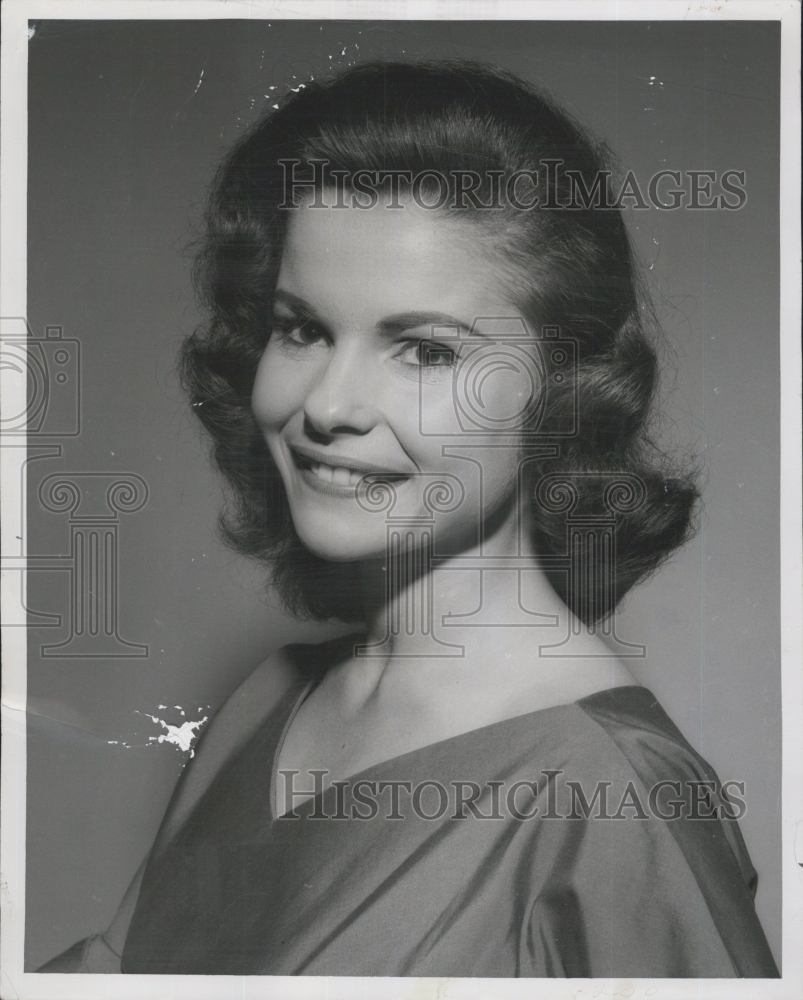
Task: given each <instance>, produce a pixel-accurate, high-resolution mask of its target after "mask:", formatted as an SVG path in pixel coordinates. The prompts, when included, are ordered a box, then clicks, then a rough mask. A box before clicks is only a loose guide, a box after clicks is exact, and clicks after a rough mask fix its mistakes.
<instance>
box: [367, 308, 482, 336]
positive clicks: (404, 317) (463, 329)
mask: <svg viewBox="0 0 803 1000" xmlns="http://www.w3.org/2000/svg"><path fill="white" fill-rule="evenodd" d="M421 326H428V327H436V326H438V327H448V328H449V329H450V330H452V331H454V333H455V334H457V333H477V331H475V330H472V328H471V326H469V324H468V323H465V322H464V321H463V320H460V319H457V318H456V317H455V316H450V315H449V314H448V313H439V312H403V313H396V314H395V315H393V316H387V317H386V318H385V319H383V320H380V322H379V323H377V329H378V330H379V331H380V333H383V334H386V335H388V336H392V335H394V334H398V333H403V332H404V331H405V330H413V329H416V328H418V327H421ZM478 335H479V336H482V334H478Z"/></svg>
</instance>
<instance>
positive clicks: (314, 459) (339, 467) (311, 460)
mask: <svg viewBox="0 0 803 1000" xmlns="http://www.w3.org/2000/svg"><path fill="white" fill-rule="evenodd" d="M290 453H291V455H292V458H293V463H294V465H295V466H296V468H298V469H300V470H301V471H302V473H304V479H305V480H306V481H307V482H309V483H310V485H314V486H316V487H317V486H319V487H321V488H323V491H324V492H325V493H327V494H330V495H344V494H345V493H348V494H351V495H353V494H354V492H355V491H356V489H357V486H358V485H359V484H360V482H361V481H363V480H367V481H368V482H376V481H377V480H382V481H385V482H403V481H404V480H406V479H409V478H410V477H409V475H407V474H405V473H403V472H395V471H391V470H386V469H379V468H370V467H368V466H361V465H360V464H359V463H358V462H357V461H355V460H354V459H348V458H343V457H341V456H332V457H331V458H329V456H327V458H328V461H323V460H322V459H321V457H320V456H319V455H318V453H317V452H314V451H312V450H311V449H306V448H304V449H301V448H294V447H292V446H290ZM338 487H339V489H338Z"/></svg>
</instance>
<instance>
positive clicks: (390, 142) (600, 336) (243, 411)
mask: <svg viewBox="0 0 803 1000" xmlns="http://www.w3.org/2000/svg"><path fill="white" fill-rule="evenodd" d="M282 160H295V161H299V163H300V167H299V168H298V171H303V170H304V169H308V170H309V171H310V174H309V176H313V174H312V173H311V171H312V170H313V166H312V165H311V164H312V161H315V160H319V161H320V160H325V161H328V167H327V169H328V170H339V171H346V172H347V173H348V174H349V175H352V174H354V173H355V172H357V171H360V170H377V171H379V170H410V171H412V172H413V173H414V174H418V173H420V172H423V171H437V172H438V173H439V174H440V175H441V176H443V177H446V178H447V179H448V178H452V179H453V178H454V177H455V176H457V173H456V172H459V171H466V170H473V171H475V172H476V173H477V174H479V175H480V176H481V177H483V178H492V177H494V176H500V177H503V178H509V177H510V176H512V174H513V173H515V172H516V171H534V172H539V171H540V173H537V176H539V177H543V174H544V168H543V164H544V163H545V162H546V161H561V162H562V164H563V168H562V170H560V171H558V170H553V171H552V172H551V174H550V175H549V179H548V182H547V183H548V185H551V187H550V189H549V190H546V191H543V192H542V194H543V195H544V196H543V197H542V199H541V205H539V206H536V207H534V208H532V209H529V210H527V211H517V210H515V209H513V208H511V207H510V206H509V205H508V206H507V207H506V208H504V210H503V211H480V210H478V209H476V208H472V207H471V205H470V204H469V205H467V206H465V207H462V208H448V207H444V208H443V209H439V210H438V211H441V212H443V213H444V214H446V213H450V212H451V213H456V214H458V215H460V216H462V217H463V218H465V220H466V221H467V222H468V223H470V224H472V225H474V226H476V227H479V229H481V230H482V233H483V235H485V236H486V237H487V242H488V246H489V247H490V248H491V249H492V250H493V251H494V252H496V253H498V254H499V255H500V259H501V260H503V261H504V268H503V270H502V272H501V273H502V277H503V280H504V281H505V282H506V283H507V284H508V285H509V288H510V290H511V291H512V293H513V295H514V296H515V301H516V302H517V304H518V305H519V306H520V308H521V310H522V315H523V316H524V317H525V318H526V319H528V320H529V321H530V322H531V323H532V324H533V325H534V327H535V328H536V329H540V328H542V327H543V326H544V325H555V326H558V327H560V329H561V334H562V336H564V337H568V338H572V339H573V340H574V341H575V342H576V343H577V345H578V347H577V351H578V359H577V365H576V369H575V374H574V375H572V376H570V377H568V378H566V377H564V378H563V381H562V383H560V385H558V384H552V383H550V391H549V396H548V399H547V412H546V413H544V414H543V419H542V421H541V427H540V430H541V441H551V442H552V444H553V445H554V448H553V452H554V454H553V457H551V458H548V459H540V460H539V459H536V460H533V461H530V462H528V463H527V484H528V485H527V496H528V499H529V507H530V511H529V515H530V525H531V530H532V532H533V538H534V542H535V546H536V551H537V552H538V553H539V554H540V555H541V556H542V558H543V561H544V566H545V569H546V572H547V575H548V577H549V579H550V580H551V582H552V585H553V586H554V588H555V589H556V591H557V592H558V594H559V595H560V597H561V598H562V599H563V600H564V601H565V602H566V604H567V605H568V606H569V607H570V608H571V609H572V610H573V611H574V612H575V614H577V615H578V617H579V618H580V619H581V620H583V621H584V622H586V623H587V624H590V623H593V622H596V621H599V620H601V619H604V618H605V617H606V616H608V615H609V614H610V613H611V612H612V611H613V610H614V608H615V607H616V605H617V604H618V603H619V602H620V601H621V599H622V598H623V597H624V595H625V594H626V593H627V592H628V590H629V589H630V588H631V587H633V585H634V584H636V583H637V582H638V581H640V580H642V579H643V578H645V577H646V576H647V575H649V574H650V573H651V572H652V571H654V570H655V568H656V567H657V566H658V565H659V564H660V563H661V562H662V561H663V560H664V559H665V558H666V557H667V556H668V555H669V554H670V553H671V552H672V551H673V550H674V549H676V548H677V547H678V546H680V545H681V544H682V543H683V542H684V541H686V539H687V538H688V537H689V535H690V533H691V531H692V526H693V521H694V515H695V510H696V505H697V501H698V499H699V493H698V490H697V489H696V486H695V482H694V478H695V477H694V473H693V472H691V473H681V474H678V473H677V472H675V473H674V474H671V473H670V470H669V462H668V457H667V456H666V455H664V454H663V453H662V452H661V451H660V449H659V448H657V447H656V446H655V444H654V443H653V442H652V440H651V437H650V434H649V428H650V415H651V411H652V408H653V402H654V398H655V394H656V376H657V361H656V352H655V349H654V347H653V346H652V344H651V342H650V337H649V336H648V330H652V329H653V327H654V321H653V320H652V311H651V308H650V306H649V302H648V299H647V296H646V295H645V294H644V293H643V292H641V291H640V287H641V283H640V280H639V278H638V273H637V268H636V264H635V261H634V256H633V252H632V249H631V245H630V240H629V237H628V234H627V230H626V227H625V223H624V219H623V217H622V212H621V209H620V208H608V207H605V206H599V205H596V204H595V203H593V202H589V204H588V206H585V205H584V204H582V203H580V204H576V205H574V207H572V208H571V209H561V210H554V208H553V209H550V208H549V207H547V206H549V205H555V204H561V205H565V204H567V203H570V202H572V200H573V190H572V189H571V188H570V185H571V184H572V183H573V181H572V179H571V171H575V172H578V173H579V176H581V177H582V178H583V179H584V181H585V182H586V187H587V189H590V187H591V183H590V182H593V179H594V178H596V177H598V176H600V175H602V174H603V171H610V170H612V169H613V168H612V166H611V157H610V154H609V152H608V151H607V149H606V148H605V147H604V146H603V145H602V144H601V143H599V142H597V141H595V140H594V139H593V138H592V137H591V136H590V135H589V134H588V133H587V131H586V130H585V129H584V128H583V127H582V126H580V125H579V124H578V123H577V122H575V121H574V120H573V119H572V118H571V117H570V116H569V115H568V114H567V113H566V112H565V111H564V110H562V109H560V108H558V107H556V106H555V104H554V103H553V102H552V101H551V100H550V99H548V98H546V97H545V96H544V95H542V94H540V93H539V92H538V91H537V90H536V89H535V88H533V87H532V86H530V85H529V84H528V83H526V82H524V81H522V80H520V79H518V78H517V77H515V76H513V75H511V74H509V73H507V72H503V71H500V70H496V69H494V68H492V67H489V66H485V65H482V64H477V63H466V62H445V63H444V62H439V63H416V64H406V63H381V62H377V63H369V64H364V65H361V66H357V67H354V68H352V69H349V70H347V71H345V72H344V73H342V74H341V75H339V76H337V77H335V78H333V79H331V80H329V81H326V82H320V81H315V82H310V83H308V84H307V85H306V86H305V87H304V88H302V89H300V90H299V92H298V93H295V94H293V95H291V96H290V97H289V99H287V100H286V101H285V102H284V104H283V105H282V106H281V107H280V108H279V109H278V110H275V111H271V112H270V113H268V114H267V115H265V116H264V117H263V118H262V119H261V120H260V121H258V122H257V123H256V124H255V125H254V126H253V127H252V128H251V129H250V131H249V132H248V133H247V134H245V135H244V136H243V137H242V139H240V141H238V142H237V144H236V145H235V146H234V148H233V149H232V150H231V151H230V152H229V154H228V156H227V157H226V158H225V160H224V161H223V162H222V163H221V165H220V167H219V169H218V171H217V174H216V177H215V179H214V182H213V185H212V188H211V192H210V195H209V199H208V204H207V209H206V215H205V229H204V234H203V237H202V238H201V240H200V241H199V244H198V247H197V256H196V266H195V271H194V278H195V286H196V291H197V293H198V295H199V297H200V300H201V302H202V304H203V305H204V306H205V307H206V309H207V311H208V321H207V322H206V323H205V324H204V325H203V326H202V327H201V328H199V329H198V330H196V332H195V333H194V334H193V335H192V336H191V337H190V338H189V339H188V340H187V341H186V343H185V345H184V350H183V354H182V359H181V372H182V376H183V384H184V386H185V388H186V391H187V392H188V394H189V397H190V399H191V401H192V405H193V407H194V409H195V412H196V413H197V414H198V416H199V417H200V419H201V421H202V422H203V424H204V426H205V427H206V429H207V430H208V431H209V433H210V435H211V437H212V441H213V455H214V460H215V462H216V464H217V466H218V468H219V469H220V470H221V472H222V473H223V475H224V477H225V479H226V480H227V482H228V485H229V487H230V490H229V500H228V503H227V506H226V509H225V510H224V512H223V513H222V514H221V522H220V524H221V530H222V534H223V537H224V538H225V540H226V541H227V542H228V543H229V544H231V545H232V546H234V547H235V548H236V549H237V550H239V551H241V552H243V553H247V554H249V555H252V556H256V557H258V558H260V559H263V560H265V561H266V562H267V563H269V564H270V566H271V570H272V573H271V575H272V580H273V582H274V584H275V586H276V588H277V590H278V592H279V594H280V596H281V598H282V600H283V603H284V605H285V606H286V608H287V609H288V610H290V611H291V612H292V613H294V614H295V615H297V616H299V617H307V618H313V619H319V620H326V619H330V618H339V619H342V620H344V621H360V620H363V618H364V609H363V608H362V606H361V604H360V598H359V596H358V588H357V586H356V582H357V577H358V573H357V572H356V571H355V567H354V566H353V565H349V564H342V563H332V562H328V561H326V560H323V559H320V558H319V557H317V556H315V555H314V554H312V553H311V552H309V551H308V550H307V549H306V548H305V547H304V546H303V544H302V543H301V541H300V540H299V538H298V536H297V534H296V532H295V530H294V528H293V523H292V520H291V518H290V512H289V508H288V504H287V499H286V495H285V491H284V487H283V484H282V481H281V479H280V476H279V473H278V470H277V469H276V467H275V465H274V463H273V461H272V459H271V456H270V454H269V451H268V449H267V446H266V444H265V442H264V440H263V438H262V435H261V433H260V431H259V429H258V427H257V425H256V422H255V420H254V417H253V415H252V412H251V391H252V387H253V383H254V377H255V372H256V368H257V364H258V362H259V360H260V357H261V355H262V353H263V351H264V349H265V345H266V343H267V340H268V338H269V336H270V332H271V331H270V325H269V316H270V303H271V297H272V295H273V291H274V288H275V283H276V280H277V277H278V271H279V265H280V262H281V255H282V246H283V241H284V236H285V232H286V227H287V224H288V219H289V217H290V216H291V214H292V211H291V210H288V209H286V208H285V209H282V208H280V205H281V204H282V203H283V201H284V198H285V193H284V189H283V185H284V175H285V168H282V167H281V165H280V161H282ZM298 171H297V173H298ZM494 171H497V172H498V173H497V174H496V175H494V174H493V172H494ZM301 176H303V174H302V175H301ZM341 176H343V175H341ZM532 176H533V177H535V176H536V174H533V175H532ZM576 176H577V175H576ZM449 183H452V184H453V180H451V181H449ZM485 183H486V182H485V181H483V184H485ZM488 183H491V181H488ZM575 190H576V189H575ZM476 194H477V196H478V197H479V198H480V199H481V200H482V201H483V202H485V203H487V200H488V199H487V197H485V196H484V195H483V190H482V189H478V190H477V192H476ZM484 194H485V195H486V196H487V194H488V191H485V192H484ZM452 200H453V199H451V198H450V199H449V202H450V204H451V202H452ZM548 374H549V373H548ZM570 411H572V412H576V413H578V414H579V427H578V429H577V432H576V433H575V434H574V435H573V436H571V437H568V438H559V437H554V438H550V436H549V433H550V427H552V428H556V427H558V426H560V425H561V421H564V422H565V420H566V419H567V417H568V414H569V412H570ZM539 443H541V442H539ZM617 477H618V481H619V482H620V483H624V484H625V485H624V486H620V487H618V489H619V496H620V499H621V495H622V490H624V493H625V494H627V496H626V497H625V502H620V503H618V504H616V503H615V502H614V504H613V506H612V504H611V497H612V496H613V497H614V498H615V495H616V490H617V487H616V480H617ZM612 484H613V489H614V492H613V493H612V492H611V486H612ZM567 497H568V498H569V499H568V501H567V500H566V498H567ZM612 512H613V513H612ZM612 516H613V517H615V523H616V529H615V533H614V534H615V547H614V548H610V547H609V548H608V549H607V550H604V549H600V548H599V546H597V548H596V549H595V552H596V557H593V558H592V555H593V554H592V553H589V552H587V553H586V556H587V558H586V559H585V560H584V561H583V563H582V566H583V569H582V571H581V572H564V571H562V570H561V569H560V567H559V566H557V563H556V559H555V557H560V558H563V557H564V556H565V554H566V553H567V551H568V549H567V546H568V544H569V543H568V540H567V539H568V533H569V532H570V531H571V529H572V526H573V525H576V523H577V519H578V517H580V519H583V518H586V519H587V518H589V517H590V518H592V520H593V518H594V517H603V519H604V518H605V517H607V518H608V519H609V520H610V518H611V517H612ZM593 536H594V532H591V533H586V535H585V536H584V538H585V541H583V542H581V547H582V545H585V546H586V547H587V546H589V545H590V546H593V545H594V544H595V543H594V539H593ZM589 537H590V538H591V540H590V541H589ZM600 553H601V554H600ZM558 562H559V559H558ZM556 566H557V568H556ZM550 567H551V568H550Z"/></svg>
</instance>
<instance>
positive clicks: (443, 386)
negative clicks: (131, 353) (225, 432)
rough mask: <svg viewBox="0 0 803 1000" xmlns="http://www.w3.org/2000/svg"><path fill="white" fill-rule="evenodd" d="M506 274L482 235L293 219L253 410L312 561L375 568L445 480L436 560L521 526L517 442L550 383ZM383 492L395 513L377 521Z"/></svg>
mask: <svg viewBox="0 0 803 1000" xmlns="http://www.w3.org/2000/svg"><path fill="white" fill-rule="evenodd" d="M499 265H500V261H499V258H498V257H494V256H493V255H492V254H491V253H490V252H489V251H488V250H487V249H486V248H485V247H484V246H483V244H482V242H481V240H480V239H479V238H478V235H477V233H476V231H475V230H474V228H473V227H471V226H469V225H468V224H466V223H461V222H458V221H453V220H449V219H444V218H443V217H438V216H437V215H436V214H435V213H433V212H430V211H426V210H425V209H421V208H419V207H417V206H415V205H413V204H407V205H405V207H404V208H403V209H397V210H392V209H389V208H386V207H382V206H381V205H380V206H377V207H376V208H375V209H372V210H367V211H366V210H360V209H358V208H344V209H325V210H324V209H313V208H309V207H306V206H305V207H303V208H299V209H298V210H297V211H296V212H294V214H293V217H292V220H291V222H290V226H289V232H288V236H287V240H286V244H285V249H284V254H283V257H282V263H281V268H280V274H279V278H278V283H277V289H276V295H275V302H274V307H273V309H274V312H273V318H272V328H273V332H272V334H271V337H270V340H269V342H268V346H267V348H266V350H265V353H264V355H263V357H262V360H261V362H260V364H259V368H258V371H257V376H256V382H255V385H254V391H253V398H252V405H253V411H254V414H255V416H256V419H257V422H258V423H259V426H260V427H261V428H262V431H263V433H264V435H265V440H266V441H267V444H268V447H269V448H270V451H271V454H272V456H273V458H274V460H275V462H276V465H277V466H278V468H279V471H280V473H281V476H282V479H283V480H284V485H285V487H286V490H287V496H288V499H289V503H290V509H291V512H292V517H293V522H294V524H295V527H296V530H297V532H298V534H299V536H300V538H301V540H302V541H303V542H304V544H305V545H306V546H307V547H308V548H309V549H310V550H312V551H313V552H314V553H316V554H317V555H319V556H321V557H323V558H325V559H330V560H335V561H347V560H356V559H369V558H377V557H380V556H381V555H383V553H384V551H385V540H386V523H387V518H388V517H392V518H394V519H396V518H403V519H406V518H420V517H426V516H431V510H432V503H431V501H430V500H428V498H431V497H432V495H433V494H432V493H431V490H429V489H428V487H432V485H433V483H435V482H437V481H438V479H439V477H440V481H445V482H446V483H447V489H451V490H453V491H454V497H453V500H452V501H451V503H447V504H446V506H447V507H451V508H453V509H451V510H449V511H448V512H447V513H443V512H439V513H436V515H435V517H436V520H435V523H436V532H437V535H436V544H437V546H438V548H440V547H441V546H444V548H445V549H451V550H454V549H455V548H457V549H460V548H461V547H464V548H465V547H470V546H471V545H473V544H475V543H476V540H477V531H478V527H479V524H480V522H484V523H485V524H486V525H490V524H493V525H494V527H495V530H498V528H499V525H500V524H502V525H505V524H506V523H509V524H511V525H512V524H514V523H515V513H516V503H515V499H516V484H517V470H518V465H519V457H520V452H519V450H518V449H517V447H516V442H515V436H516V431H517V428H518V427H520V425H521V422H522V419H523V417H522V415H523V414H526V412H527V409H528V406H531V404H532V401H533V398H534V397H536V396H537V395H538V393H539V391H540V388H541V384H540V375H539V368H538V364H537V359H538V355H537V349H536V346H535V344H534V342H533V340H532V338H531V337H530V335H529V333H528V330H527V328H526V326H524V325H523V323H522V321H521V320H520V319H519V313H520V310H518V309H517V307H515V306H514V305H513V304H512V303H511V302H510V301H509V296H508V294H507V293H506V292H505V291H504V288H503V284H502V282H501V281H500V280H499V277H498V274H499V271H498V268H499ZM489 432H490V433H489ZM503 441H507V442H508V443H509V444H510V446H509V447H487V445H488V444H491V443H495V444H500V443H502V442H503ZM478 445H485V447H478ZM446 446H449V447H448V448H446ZM445 450H446V451H447V452H449V454H444V451H445ZM457 455H459V456H462V457H456V456H457ZM480 466H481V472H480ZM363 477H368V478H365V479H363ZM480 479H481V480H482V482H481V484H480ZM361 480H362V485H360V481H361ZM382 481H384V482H385V483H389V484H390V487H389V488H390V489H391V490H392V491H395V504H394V506H393V508H392V510H391V511H389V510H387V509H385V510H379V511H377V510H372V509H366V507H368V508H370V507H371V501H370V498H369V497H366V494H365V489H366V487H367V486H368V484H369V483H371V482H374V483H381V482H382ZM480 485H481V488H480ZM380 489H381V487H380ZM358 494H359V495H358ZM461 495H462V499H461ZM440 499H443V494H441V495H440Z"/></svg>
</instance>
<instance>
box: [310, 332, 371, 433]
mask: <svg viewBox="0 0 803 1000" xmlns="http://www.w3.org/2000/svg"><path fill="white" fill-rule="evenodd" d="M371 396H372V380H371V371H370V364H369V363H367V362H366V360H365V358H364V356H363V353H362V352H357V351H353V350H348V349H347V348H344V349H342V350H340V351H338V349H337V348H335V349H334V350H333V352H332V354H331V355H330V358H329V361H328V363H327V366H326V369H325V371H324V372H323V373H322V375H321V377H320V378H319V379H318V381H317V382H316V383H315V385H314V386H313V387H312V389H311V390H310V392H309V394H308V395H307V398H306V400H305V402H304V416H305V418H306V422H307V424H308V426H309V427H310V428H311V429H313V430H315V431H316V432H317V433H318V434H322V435H326V436H332V435H335V434H367V433H368V432H369V431H370V430H371V429H372V428H373V427H374V426H375V425H376V424H377V422H378V421H379V419H380V412H379V409H378V407H376V406H375V405H374V403H373V402H372V399H371Z"/></svg>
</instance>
